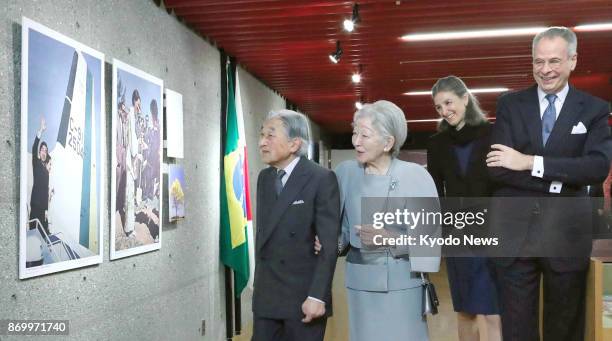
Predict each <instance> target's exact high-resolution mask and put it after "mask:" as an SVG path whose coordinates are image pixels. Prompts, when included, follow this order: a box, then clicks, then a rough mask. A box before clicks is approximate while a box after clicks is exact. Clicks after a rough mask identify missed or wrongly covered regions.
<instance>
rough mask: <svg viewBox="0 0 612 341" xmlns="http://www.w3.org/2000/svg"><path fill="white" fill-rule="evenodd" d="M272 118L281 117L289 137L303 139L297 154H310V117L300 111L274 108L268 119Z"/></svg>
mask: <svg viewBox="0 0 612 341" xmlns="http://www.w3.org/2000/svg"><path fill="white" fill-rule="evenodd" d="M272 119H279V120H280V121H281V122H282V123H283V126H284V127H285V133H286V134H287V137H289V138H290V139H294V138H299V139H300V140H301V141H302V144H301V145H300V149H299V150H298V151H297V156H308V144H309V143H310V134H309V127H308V118H306V116H304V115H303V114H300V113H299V112H295V111H293V110H287V109H281V110H272V111H270V112H269V113H268V116H266V121H268V120H272Z"/></svg>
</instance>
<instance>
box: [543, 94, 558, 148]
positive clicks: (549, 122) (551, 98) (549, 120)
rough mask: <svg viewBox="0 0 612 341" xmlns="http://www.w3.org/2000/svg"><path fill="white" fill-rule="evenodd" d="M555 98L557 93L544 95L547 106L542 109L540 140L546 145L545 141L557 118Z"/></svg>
mask: <svg viewBox="0 0 612 341" xmlns="http://www.w3.org/2000/svg"><path fill="white" fill-rule="evenodd" d="M556 99H557V95H554V94H549V95H546V100H547V101H548V107H546V110H544V115H542V142H543V143H544V145H546V141H547V140H548V137H549V136H550V132H551V131H552V130H553V127H554V126H555V121H556V120H557V110H555V100H556Z"/></svg>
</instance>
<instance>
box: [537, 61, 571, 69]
mask: <svg viewBox="0 0 612 341" xmlns="http://www.w3.org/2000/svg"><path fill="white" fill-rule="evenodd" d="M547 62H548V67H550V68H551V69H553V70H556V69H558V68H559V67H560V66H561V64H563V63H564V62H565V60H564V59H561V58H552V59H549V60H548V61H546V60H544V59H534V60H533V67H534V68H535V69H537V70H539V69H541V68H543V67H544V65H546V63H547Z"/></svg>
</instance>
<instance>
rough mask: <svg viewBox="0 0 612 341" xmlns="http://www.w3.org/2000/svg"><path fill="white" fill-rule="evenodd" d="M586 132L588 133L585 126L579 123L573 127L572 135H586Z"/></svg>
mask: <svg viewBox="0 0 612 341" xmlns="http://www.w3.org/2000/svg"><path fill="white" fill-rule="evenodd" d="M586 132H587V129H586V127H585V126H584V124H582V122H578V124H576V125H575V126H573V127H572V135H575V134H586Z"/></svg>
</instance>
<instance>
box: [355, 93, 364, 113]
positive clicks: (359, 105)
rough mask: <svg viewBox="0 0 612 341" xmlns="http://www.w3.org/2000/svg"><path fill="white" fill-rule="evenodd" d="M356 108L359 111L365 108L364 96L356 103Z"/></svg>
mask: <svg viewBox="0 0 612 341" xmlns="http://www.w3.org/2000/svg"><path fill="white" fill-rule="evenodd" d="M355 108H357V110H361V108H363V96H359V100H357V102H355Z"/></svg>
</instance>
